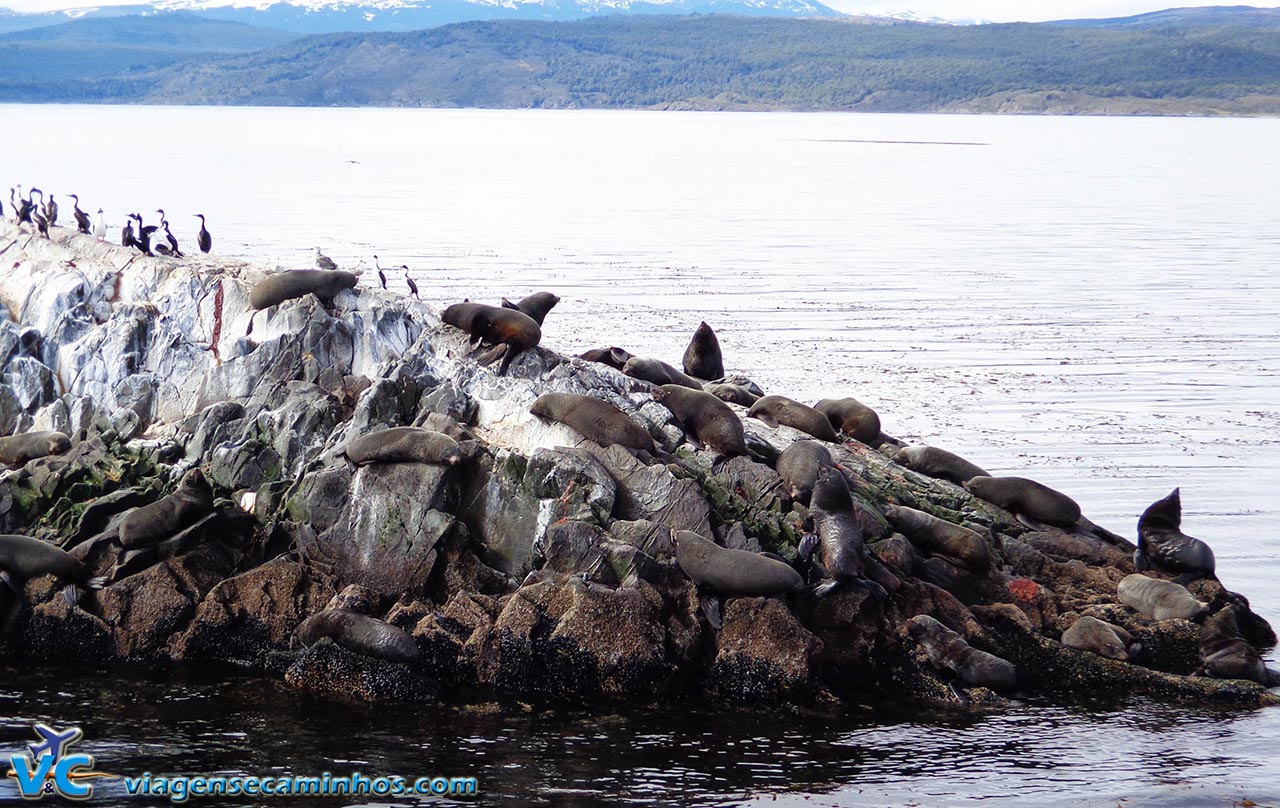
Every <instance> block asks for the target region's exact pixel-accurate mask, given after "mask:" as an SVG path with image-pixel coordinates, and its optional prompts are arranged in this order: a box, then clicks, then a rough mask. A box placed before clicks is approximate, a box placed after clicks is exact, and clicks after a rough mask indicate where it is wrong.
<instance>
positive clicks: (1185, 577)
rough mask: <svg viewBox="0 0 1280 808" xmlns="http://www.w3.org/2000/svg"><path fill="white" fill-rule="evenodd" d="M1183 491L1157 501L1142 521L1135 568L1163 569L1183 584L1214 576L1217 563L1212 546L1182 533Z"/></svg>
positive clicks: (1139, 525)
mask: <svg viewBox="0 0 1280 808" xmlns="http://www.w3.org/2000/svg"><path fill="white" fill-rule="evenodd" d="M1180 491H1181V489H1178V488H1175V489H1173V493H1171V494H1169V496H1167V497H1165V498H1164V499H1160V500H1156V501H1155V502H1153V503H1152V504H1151V506H1150V507H1148V508H1147V509H1146V510H1145V511H1143V512H1142V516H1141V517H1139V518H1138V549H1137V550H1135V551H1134V553H1133V565H1134V566H1135V567H1137V568H1138V571H1139V572H1146V571H1147V570H1152V569H1154V570H1159V571H1161V572H1167V573H1169V574H1171V575H1176V576H1178V577H1177V579H1176V580H1177V581H1178V582H1179V583H1190V582H1191V581H1194V580H1196V579H1198V578H1212V577H1214V570H1215V568H1216V561H1215V559H1214V557H1213V550H1212V549H1211V548H1210V547H1209V545H1207V544H1205V543H1204V542H1202V541H1201V540H1199V539H1197V538H1195V537H1194V536H1188V535H1186V534H1185V533H1183V532H1182V530H1181V528H1182V495H1181V493H1180Z"/></svg>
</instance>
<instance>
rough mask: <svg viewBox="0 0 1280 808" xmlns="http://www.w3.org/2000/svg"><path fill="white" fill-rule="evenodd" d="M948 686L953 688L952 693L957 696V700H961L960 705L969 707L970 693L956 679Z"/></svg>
mask: <svg viewBox="0 0 1280 808" xmlns="http://www.w3.org/2000/svg"><path fill="white" fill-rule="evenodd" d="M947 686H948V687H950V688H951V695H953V696H955V697H956V701H958V702H960V706H962V707H968V706H969V705H970V703H971V701H970V699H969V694H968V693H966V692H964V689H963V688H961V687H960V685H958V684H956V682H955V680H954V679H953V680H952V681H950V682H948V683H947Z"/></svg>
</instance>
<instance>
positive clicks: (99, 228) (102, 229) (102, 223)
mask: <svg viewBox="0 0 1280 808" xmlns="http://www.w3.org/2000/svg"><path fill="white" fill-rule="evenodd" d="M93 235H94V236H96V237H97V239H98V241H106V240H107V220H106V219H104V218H103V216H102V208H98V223H97V224H96V225H94V227H93Z"/></svg>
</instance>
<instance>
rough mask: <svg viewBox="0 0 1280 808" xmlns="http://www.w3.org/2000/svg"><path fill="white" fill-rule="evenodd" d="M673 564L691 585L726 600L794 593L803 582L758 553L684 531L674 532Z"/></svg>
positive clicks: (774, 561) (798, 576)
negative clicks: (674, 556)
mask: <svg viewBox="0 0 1280 808" xmlns="http://www.w3.org/2000/svg"><path fill="white" fill-rule="evenodd" d="M675 540H676V563H678V564H679V565H680V569H682V570H684V574H685V575H688V576H689V577H690V578H691V579H692V580H693V581H694V582H695V583H697V584H700V585H702V586H705V587H707V588H708V589H710V590H712V591H713V592H715V593H716V594H718V595H721V596H723V597H726V598H734V597H768V596H770V595H782V594H785V593H787V592H797V591H799V590H801V589H803V588H804V579H803V578H801V577H800V573H798V572H796V571H795V570H794V569H792V568H791V567H790V566H789V565H787V564H785V563H783V562H781V561H778V560H776V559H773V558H770V557H768V556H765V555H761V554H760V553H751V552H748V551H746V550H730V549H728V548H726V547H721V546H720V545H718V544H716V543H715V542H713V541H710V540H708V539H705V538H703V537H702V536H700V535H698V534H697V533H693V532H691V531H688V530H678V531H676V534H675Z"/></svg>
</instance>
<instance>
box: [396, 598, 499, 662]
mask: <svg viewBox="0 0 1280 808" xmlns="http://www.w3.org/2000/svg"><path fill="white" fill-rule="evenodd" d="M496 613H497V602H496V601H495V600H493V599H492V598H489V597H485V596H483V595H475V594H472V593H470V592H459V593H458V594H457V595H454V596H453V597H452V598H450V599H449V602H448V603H446V604H445V607H444V608H443V609H442V610H440V611H439V612H437V613H433V614H429V615H426V616H424V617H422V618H421V619H420V620H419V621H418V622H417V623H416V624H415V625H414V626H412V627H411V632H410V633H411V634H412V635H413V638H414V639H415V640H417V642H418V648H419V650H420V655H419V657H418V659H419V662H420V663H421V664H422V665H423V666H424V667H425V668H426V669H427V670H428V671H430V672H431V673H432V674H434V675H435V676H438V677H440V678H441V679H443V680H445V681H447V682H451V683H453V684H458V685H474V684H476V682H477V673H476V665H477V663H478V662H479V659H480V654H481V652H482V650H483V649H484V645H485V640H486V639H487V638H488V636H489V632H490V630H492V628H493V621H494V616H495V615H496ZM388 622H394V620H393V617H392V615H388Z"/></svg>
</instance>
